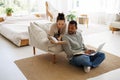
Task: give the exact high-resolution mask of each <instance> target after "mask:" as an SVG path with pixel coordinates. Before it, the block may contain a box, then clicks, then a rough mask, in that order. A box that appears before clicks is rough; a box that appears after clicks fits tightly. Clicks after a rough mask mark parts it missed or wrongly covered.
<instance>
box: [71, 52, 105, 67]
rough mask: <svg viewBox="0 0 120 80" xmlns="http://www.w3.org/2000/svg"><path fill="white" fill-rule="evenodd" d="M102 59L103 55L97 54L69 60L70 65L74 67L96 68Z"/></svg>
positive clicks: (74, 57)
mask: <svg viewBox="0 0 120 80" xmlns="http://www.w3.org/2000/svg"><path fill="white" fill-rule="evenodd" d="M104 59H105V54H104V53H101V52H98V53H97V54H96V55H94V56H89V55H86V54H83V55H79V56H73V58H72V59H71V60H70V64H72V65H75V66H86V67H87V66H90V67H97V66H98V65H99V64H100V63H102V61H103V60H104Z"/></svg>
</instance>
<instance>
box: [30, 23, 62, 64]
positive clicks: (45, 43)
mask: <svg viewBox="0 0 120 80" xmlns="http://www.w3.org/2000/svg"><path fill="white" fill-rule="evenodd" d="M50 25H51V23H45V24H41V23H36V22H33V23H30V26H29V27H28V32H29V43H30V45H31V46H33V53H34V55H35V54H36V52H35V48H38V49H40V50H43V51H46V52H48V53H51V54H52V55H53V63H55V55H56V54H57V53H61V52H63V49H62V46H61V45H56V44H52V43H50V41H49V40H48V34H47V33H48V31H49V29H50Z"/></svg>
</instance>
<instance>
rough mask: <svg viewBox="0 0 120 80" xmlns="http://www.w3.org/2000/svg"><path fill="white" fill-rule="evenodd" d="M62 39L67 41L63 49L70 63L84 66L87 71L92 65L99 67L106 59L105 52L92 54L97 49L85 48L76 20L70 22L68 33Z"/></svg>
mask: <svg viewBox="0 0 120 80" xmlns="http://www.w3.org/2000/svg"><path fill="white" fill-rule="evenodd" d="M62 40H63V41H65V42H66V44H63V49H64V51H65V53H66V54H67V57H68V60H69V62H70V64H72V65H75V66H83V68H84V71H85V72H89V71H90V69H91V67H92V68H94V67H97V66H98V65H99V64H100V63H101V62H102V61H103V60H104V59H105V54H104V53H101V52H98V53H97V54H95V55H94V56H90V54H91V53H94V52H95V51H94V50H87V49H86V48H85V46H84V43H83V39H82V35H81V33H80V32H77V22H76V21H70V22H69V25H68V33H67V34H65V35H64V36H63V37H62Z"/></svg>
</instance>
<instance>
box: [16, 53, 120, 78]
mask: <svg viewBox="0 0 120 80" xmlns="http://www.w3.org/2000/svg"><path fill="white" fill-rule="evenodd" d="M51 57H52V56H51V54H42V55H38V56H34V57H30V58H25V59H21V60H17V61H15V63H16V65H17V66H18V67H19V68H20V70H21V71H22V72H23V74H24V75H25V76H26V78H27V80H86V79H88V78H91V77H95V76H98V75H101V74H103V73H106V72H108V71H111V70H114V69H117V68H120V57H117V56H114V55H112V54H109V53H106V59H105V61H104V62H103V63H102V64H101V65H100V66H99V67H97V68H94V69H92V70H91V71H90V72H89V73H85V72H84V71H83V69H82V68H78V67H74V66H72V65H70V64H69V63H68V62H67V60H66V58H65V55H64V54H58V55H57V63H56V64H53V63H52V62H51Z"/></svg>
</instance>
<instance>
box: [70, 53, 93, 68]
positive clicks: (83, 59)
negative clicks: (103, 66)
mask: <svg viewBox="0 0 120 80" xmlns="http://www.w3.org/2000/svg"><path fill="white" fill-rule="evenodd" d="M70 63H71V64H73V65H75V66H92V63H91V62H90V57H89V56H87V55H80V56H74V57H73V58H72V59H71V60H70Z"/></svg>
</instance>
